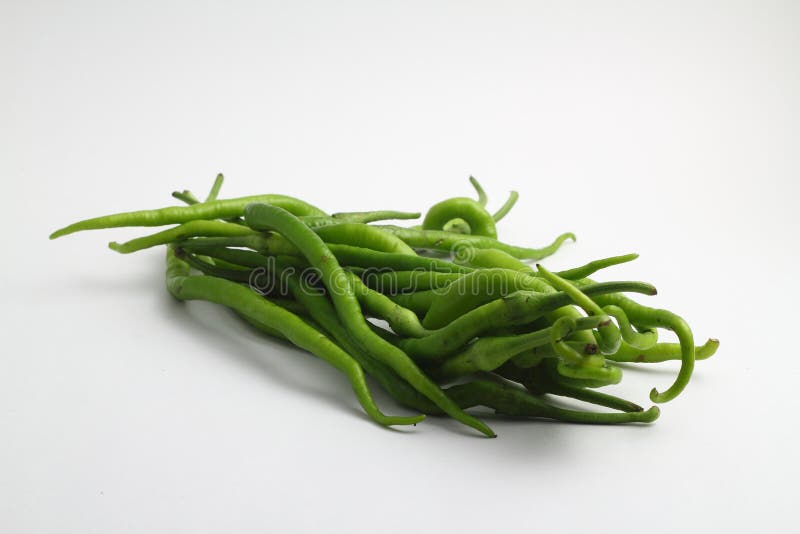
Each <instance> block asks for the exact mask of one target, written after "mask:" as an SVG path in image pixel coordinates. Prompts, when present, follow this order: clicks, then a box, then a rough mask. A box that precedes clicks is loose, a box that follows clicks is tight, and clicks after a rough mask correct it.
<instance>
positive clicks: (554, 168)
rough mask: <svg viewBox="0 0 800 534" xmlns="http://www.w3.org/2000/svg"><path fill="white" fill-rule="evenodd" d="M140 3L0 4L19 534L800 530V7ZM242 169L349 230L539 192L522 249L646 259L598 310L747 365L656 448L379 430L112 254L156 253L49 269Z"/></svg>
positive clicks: (6, 285)
mask: <svg viewBox="0 0 800 534" xmlns="http://www.w3.org/2000/svg"><path fill="white" fill-rule="evenodd" d="M141 4H144V3H127V4H122V3H112V2H95V3H88V2H70V3H59V2H51V3H44V2H21V1H20V2H8V1H5V2H2V4H0V72H2V78H3V83H1V84H0V117H1V118H0V163H2V165H0V168H2V173H3V178H2V180H3V182H2V183H3V196H4V202H3V206H4V207H3V210H2V215H0V216H2V219H3V220H2V222H3V228H4V232H3V235H4V238H3V244H4V247H3V249H4V253H3V274H4V276H3V277H2V281H0V284H2V295H3V306H2V308H0V314H2V321H0V324H2V328H3V353H2V357H1V358H2V359H1V360H0V365H1V366H2V367H1V368H0V433H2V435H1V436H0V531H2V532H7V533H15V534H16V533H56V532H58V533H73V532H74V533H78V532H80V533H91V532H97V533H107V532H114V533H127V532H137V533H138V532H142V533H144V532H147V533H155V532H192V533H198V532H311V531H315V532H356V533H360V532H404V533H405V532H411V531H426V532H440V531H457V532H473V531H475V532H477V531H482V532H486V531H489V529H491V531H492V532H511V531H512V530H516V531H534V530H535V531H541V532H551V531H568V532H588V531H596V530H597V529H600V528H603V529H604V528H612V527H613V528H614V531H615V532H619V533H625V532H648V533H656V532H676V531H677V529H687V528H688V529H689V531H696V532H700V531H708V530H713V531H717V532H722V531H726V532H752V531H754V530H755V529H759V530H761V531H769V532H779V531H788V530H789V529H790V526H791V524H792V522H794V516H795V515H796V514H795V513H794V509H793V508H794V507H795V506H796V505H795V503H794V500H795V497H796V494H797V492H796V480H797V477H798V476H799V475H800V469H799V468H798V460H797V453H796V444H797V438H798V431H797V413H798V411H797V410H798V408H800V406H798V396H797V394H796V388H797V384H798V380H800V372H799V371H800V363H799V362H800V358H798V354H797V348H796V347H795V343H794V328H795V325H796V323H797V307H796V302H797V298H798V296H800V295H798V290H797V280H796V261H797V259H798V249H797V231H798V230H799V229H800V224H799V223H800V217H798V215H797V208H796V204H797V202H798V192H799V191H798V185H797V178H798V171H800V161H798V159H799V156H798V154H800V150H799V149H800V146H798V144H799V142H798V140H799V139H800V136H799V135H798V134H799V133H800V132H798V124H800V114H799V113H798V111H799V108H798V96H797V95H798V94H800V79H799V77H798V75H799V74H800V62H798V58H797V51H798V45H800V42H798V41H799V39H798V35H800V32H798V23H799V22H800V10H799V9H798V4H797V3H792V2H785V3H778V2H752V3H746V2H737V3H732V2H719V3H697V2H686V3H677V4H675V3H673V4H672V5H670V6H666V5H662V4H656V3H651V2H625V3H622V2H615V3H606V4H602V3H597V2H586V3H575V2H567V3H556V2H553V3H540V2H520V3H508V2H500V3H497V2H493V3H489V2H486V3H478V2H471V3H461V2H459V3H456V2H452V3H436V4H431V3H411V4H409V3H400V2H397V3H381V4H380V5H375V3H371V2H363V3H341V2H336V3H330V4H328V5H323V4H300V3H292V4H291V5H290V4H289V3H285V4H282V5H266V4H264V5H262V4H263V3H255V2H254V3H252V4H245V3H237V4H235V5H222V3H216V2H206V3H203V4H202V5H200V4H198V3H196V2H186V3H183V4H172V5H171V7H165V6H161V5H159V4H160V3H157V2H152V3H146V4H148V5H147V6H143V5H141ZM220 170H221V171H223V172H225V173H226V177H227V182H226V184H225V186H224V189H223V195H224V196H238V195H243V194H252V193H255V192H282V193H289V194H294V195H297V196H299V197H301V198H304V199H306V200H308V201H311V202H313V203H316V204H319V205H320V206H322V207H323V208H327V209H331V210H357V209H373V208H394V209H422V210H424V209H425V208H427V207H428V206H429V205H430V204H432V203H433V202H435V201H438V200H440V199H442V198H446V197H447V196H451V195H454V194H458V195H468V194H471V190H470V189H469V186H468V183H467V182H466V177H467V175H468V174H470V173H473V174H475V175H476V176H478V177H479V178H480V179H482V180H483V182H484V183H485V185H486V187H487V189H488V191H489V194H490V197H491V200H492V202H493V203H492V205H493V206H495V205H498V204H499V203H500V202H501V199H504V198H505V194H506V192H507V191H508V190H509V189H511V188H514V189H517V190H519V192H520V194H521V200H520V202H519V204H518V206H517V208H516V209H515V210H514V211H513V212H512V214H511V215H510V216H509V217H508V219H507V220H505V221H504V222H503V223H502V225H501V227H500V229H501V236H502V237H503V238H504V239H505V240H507V241H510V242H515V243H524V244H532V245H539V244H544V243H546V242H549V240H550V239H551V238H552V237H553V236H554V235H556V234H557V233H560V232H562V231H567V230H571V231H574V232H575V233H576V234H577V235H578V238H579V241H578V242H577V243H576V244H574V245H569V246H567V247H565V248H564V250H563V251H562V252H560V253H559V254H558V255H557V256H555V257H554V258H552V259H551V260H549V261H548V265H550V266H552V267H562V266H572V265H577V264H580V263H582V262H584V261H586V260H589V259H593V258H596V257H601V256H608V255H611V254H617V253H626V252H630V251H636V252H639V253H641V254H642V257H641V258H640V259H639V260H638V261H636V262H634V263H632V264H630V265H626V266H622V267H618V268H615V269H614V270H613V271H609V272H607V273H606V274H604V275H603V276H602V278H604V279H610V278H636V279H644V280H648V281H652V282H653V283H655V284H656V285H657V286H658V288H659V291H660V294H659V296H657V297H654V298H652V300H651V302H653V303H657V304H658V305H660V306H664V307H670V308H672V309H674V310H676V311H677V312H679V313H681V314H682V315H684V316H685V317H686V318H687V319H688V320H689V321H690V323H691V325H692V326H693V328H694V331H695V335H696V337H697V339H698V340H699V341H702V340H704V339H705V338H707V337H710V336H715V337H719V338H720V339H721V341H722V346H721V349H720V351H719V353H718V354H717V356H715V357H714V358H713V359H711V360H709V361H705V362H700V363H699V364H698V366H697V373H696V375H695V377H694V379H693V380H692V383H691V384H690V386H689V388H688V389H687V390H686V392H685V393H684V394H683V395H681V396H680V397H679V398H678V399H677V400H675V401H674V402H671V403H669V404H667V405H664V406H663V407H662V408H663V410H662V417H661V419H660V420H659V421H658V422H657V423H656V424H654V425H652V426H649V427H641V426H640V427H632V426H631V427H622V426H620V427H611V428H603V427H589V426H574V425H566V424H552V423H547V422H531V423H528V422H526V423H514V422H508V421H503V420H494V419H490V422H491V424H492V425H493V427H494V428H495V430H496V431H497V432H498V434H499V438H497V439H494V440H489V439H482V438H480V437H476V436H475V435H474V434H472V433H470V432H468V431H465V430H464V429H463V428H462V427H460V426H459V425H457V424H455V423H453V422H452V421H447V420H439V419H434V420H431V421H428V422H426V423H425V424H423V425H420V426H418V427H417V428H415V429H413V430H411V431H391V430H384V429H381V428H379V427H377V426H376V425H374V424H371V423H370V422H369V421H368V420H367V418H366V417H365V416H364V415H363V414H362V412H361V411H360V409H359V407H358V405H357V404H356V402H355V400H354V399H353V398H352V395H351V393H350V391H349V388H348V386H347V384H346V382H345V380H344V379H343V378H342V377H341V376H339V375H338V374H337V373H336V372H334V371H333V370H332V369H330V368H329V367H327V366H326V365H325V364H324V363H322V362H320V361H318V360H315V359H314V358H312V357H310V356H307V355H306V354H304V353H301V352H298V351H295V350H293V349H290V348H286V347H284V346H283V345H281V344H279V343H275V342H271V341H268V340H263V339H261V338H258V337H257V336H256V335H255V334H253V333H252V332H251V331H250V330H248V329H247V328H245V327H243V326H242V325H240V323H239V322H238V320H236V319H235V318H234V317H232V316H231V314H230V313H228V312H226V311H225V310H222V309H218V308H216V307H213V306H211V305H204V304H198V303H192V304H190V305H181V304H178V303H176V302H173V301H172V300H171V299H170V298H169V297H168V295H167V294H166V293H165V291H164V289H163V279H162V277H163V275H162V269H163V267H162V252H161V251H160V250H158V251H147V252H144V253H140V254H136V255H131V256H120V255H116V254H114V253H112V252H111V251H109V250H108V249H106V248H105V243H106V242H107V241H110V240H113V239H120V238H124V237H128V236H135V235H139V234H141V233H142V232H141V231H139V230H128V229H124V230H116V231H104V232H92V233H85V234H78V235H74V236H69V237H67V238H64V239H61V240H58V241H54V242H48V241H47V239H46V236H47V235H48V233H49V232H50V231H52V230H53V229H55V228H56V227H59V226H62V225H63V224H66V223H68V222H71V221H73V220H75V219H77V218H82V217H85V216H92V215H98V214H105V213H109V212H115V211H120V210H127V209H138V208H141V207H149V206H153V207H155V206H160V205H165V204H167V203H169V201H170V200H171V199H170V198H169V193H170V191H172V190H173V189H179V188H181V189H182V188H185V187H188V188H191V189H192V190H194V191H196V192H197V193H204V192H205V190H206V189H207V188H208V186H209V185H210V183H211V181H212V179H213V176H214V174H215V173H216V172H217V171H220ZM674 369H675V367H674V366H671V365H666V366H661V367H653V368H648V369H647V370H645V371H642V372H634V371H629V372H627V373H626V376H625V379H624V381H623V385H622V386H621V387H620V388H619V390H620V391H622V392H623V393H624V394H625V395H627V396H629V397H631V398H632V399H634V400H638V401H640V402H643V403H644V402H647V392H648V391H649V389H650V387H652V386H653V385H656V386H658V387H660V388H662V389H663V388H664V387H666V386H667V385H668V384H669V383H670V381H671V380H672V378H673V371H674ZM379 401H380V402H381V404H382V405H383V406H384V407H385V409H386V411H388V412H395V413H397V412H402V410H400V409H399V408H397V407H396V406H394V405H393V404H392V403H391V402H390V401H388V400H387V399H386V398H385V397H383V396H381V397H379Z"/></svg>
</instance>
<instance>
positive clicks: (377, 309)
mask: <svg viewBox="0 0 800 534" xmlns="http://www.w3.org/2000/svg"><path fill="white" fill-rule="evenodd" d="M222 181H223V177H222V175H218V176H217V178H216V180H215V181H214V185H213V187H212V189H211V191H210V193H209V194H208V196H207V198H206V199H205V200H203V201H200V200H198V199H197V198H196V197H195V196H194V195H193V194H192V193H191V192H189V191H182V192H175V193H173V197H175V198H177V199H178V200H180V201H182V202H184V203H185V204H186V205H183V206H170V207H165V208H160V209H154V210H144V211H133V212H126V213H119V214H114V215H107V216H104V217H97V218H93V219H86V220H83V221H79V222H77V223H74V224H71V225H69V226H66V227H64V228H62V229H60V230H57V231H56V232H54V233H53V234H52V235H51V236H50V238H51V239H55V238H57V237H61V236H64V235H67V234H71V233H74V232H78V231H83V230H95V229H102V228H117V227H124V226H165V225H174V226H171V227H170V228H168V229H166V230H162V231H160V232H157V233H154V234H151V235H147V236H145V237H140V238H137V239H133V240H131V241H128V242H126V243H116V242H112V243H110V244H109V246H110V248H111V249H112V250H115V251H117V252H120V253H123V254H127V253H131V252H136V251H139V250H144V249H147V248H151V247H155V246H159V245H165V246H166V250H167V254H166V264H167V266H166V286H167V289H168V291H169V292H170V293H171V294H172V295H173V296H174V297H175V298H177V299H179V300H206V301H210V302H216V303H218V304H221V305H223V306H227V307H229V308H231V309H233V310H234V311H235V312H236V313H237V314H238V315H240V316H241V317H242V318H243V319H244V320H246V321H247V322H249V323H250V324H251V325H253V326H254V327H255V328H257V329H258V330H260V331H262V332H264V333H265V334H267V335H269V336H273V337H277V338H282V339H286V340H288V341H290V342H291V343H293V344H295V345H296V346H298V347H300V348H302V349H305V350H307V351H308V352H311V353H312V354H314V355H316V356H318V357H319V358H321V359H323V360H325V361H326V362H328V363H329V364H331V365H332V366H334V367H336V368H337V369H339V370H340V371H342V372H343V373H344V374H345V375H346V376H347V378H348V379H349V380H350V383H351V384H352V387H353V391H354V392H355V395H356V397H357V399H358V401H359V403H360V404H361V406H362V407H363V409H364V411H365V412H366V413H367V414H368V415H369V416H370V417H371V418H372V419H373V420H374V421H375V422H377V423H379V424H381V425H414V424H417V423H419V422H420V421H422V420H423V419H424V418H425V415H426V414H427V415H443V414H446V415H449V416H451V417H453V418H454V419H456V420H458V421H460V422H462V423H463V424H465V425H468V426H470V427H472V428H474V429H476V430H478V431H479V432H481V433H483V434H484V435H486V436H490V437H493V436H494V435H495V434H494V432H493V431H492V430H491V428H489V426H488V425H487V424H486V423H485V422H483V421H481V420H480V419H478V418H477V417H476V416H475V415H473V414H470V413H467V412H466V411H465V410H467V409H469V408H472V407H475V406H483V407H487V408H490V409H493V410H494V411H495V412H496V413H497V414H501V415H503V416H509V417H518V418H536V417H541V418H548V419H556V420H561V421H570V422H577V423H595V424H610V423H629V422H637V423H649V422H652V421H654V420H655V419H656V418H657V417H658V415H659V409H658V408H657V407H656V406H653V407H651V408H649V409H647V410H645V409H643V408H642V407H640V406H638V405H636V404H634V403H633V402H630V401H628V400H625V399H622V398H619V397H616V396H613V395H610V394H608V393H604V392H601V391H599V388H601V387H603V386H607V385H610V384H616V383H619V382H620V380H621V379H622V370H621V368H620V366H618V365H617V363H619V362H623V363H628V362H630V363H655V362H663V361H667V360H680V362H681V363H680V371H679V372H678V376H677V378H676V380H675V382H674V383H673V384H672V385H671V386H670V387H669V388H668V389H667V390H665V391H663V392H659V391H657V390H655V389H653V390H652V391H651V393H650V399H651V400H652V401H653V402H655V403H663V402H667V401H669V400H672V399H674V398H675V397H676V396H677V395H678V394H679V393H680V392H681V391H682V390H683V389H684V388H685V387H686V385H687V384H688V382H689V379H690V377H691V375H692V370H693V368H694V362H695V360H701V359H705V358H708V357H710V356H711V355H712V354H714V352H715V351H716V349H717V347H718V345H719V342H718V341H717V340H715V339H709V340H708V341H707V342H706V343H705V344H704V345H702V346H695V344H694V339H693V336H692V331H691V329H690V328H689V325H688V324H687V323H686V322H685V321H684V320H683V319H682V318H681V317H679V316H678V315H675V314H674V313H672V312H670V311H667V310H662V309H656V308H651V307H649V306H645V305H642V304H639V303H638V302H636V301H634V300H632V299H630V298H629V297H628V296H627V294H633V293H638V294H642V295H655V294H656V289H655V288H654V287H653V286H652V285H650V284H648V283H645V282H635V281H633V282H632V281H612V282H596V281H594V280H592V279H591V278H589V277H590V276H592V275H593V274H594V273H595V272H597V271H599V270H601V269H604V268H607V267H611V266H613V265H617V264H620V263H625V262H628V261H631V260H634V259H635V258H636V257H637V255H636V254H629V255H625V256H615V257H611V258H605V259H600V260H596V261H592V262H590V263H588V264H586V265H583V266H580V267H577V268H574V269H569V270H565V271H560V272H551V271H549V270H547V269H546V268H544V267H543V266H541V265H535V266H533V265H531V264H530V263H529V262H530V261H531V260H540V259H542V258H545V257H547V256H549V255H551V254H553V253H555V252H556V251H557V250H558V248H559V247H560V246H561V245H562V244H563V243H564V242H565V241H567V240H570V239H571V240H574V239H575V238H574V236H573V235H572V234H569V233H566V234H563V235H561V236H559V237H558V238H557V239H555V241H553V243H552V244H550V245H549V246H546V247H544V248H525V247H517V246H512V245H508V244H506V243H503V242H501V241H499V240H498V239H497V223H498V222H499V221H500V220H501V219H502V218H503V217H504V216H505V215H506V214H507V213H508V212H509V211H510V210H511V208H512V207H513V206H514V204H515V203H516V201H517V198H518V195H517V194H516V193H515V192H512V193H511V195H510V197H509V198H508V200H507V201H506V203H505V204H504V205H503V206H502V207H501V208H500V209H499V210H498V211H497V212H495V213H493V214H492V213H490V212H489V211H487V209H486V204H487V196H486V193H485V192H484V190H483V188H482V187H481V185H480V184H479V183H478V181H477V180H475V178H472V177H470V182H471V183H472V185H473V187H474V188H475V191H476V192H477V199H473V198H468V197H458V198H450V199H446V200H443V201H441V202H439V203H437V204H435V205H434V206H432V207H431V208H430V209H429V210H428V211H427V213H426V214H425V217H424V218H423V220H422V224H421V225H418V226H412V227H401V226H394V225H388V224H385V222H386V221H402V220H411V219H417V218H419V217H420V216H421V214H420V213H410V212H398V211H370V212H347V213H334V214H328V213H327V212H324V211H322V210H321V209H319V208H317V207H315V206H312V205H311V204H308V203H306V202H303V201H302V200H299V199H296V198H293V197H289V196H284V195H272V194H270V195H256V196H249V197H241V198H232V199H218V198H217V197H218V194H219V191H220V187H221V186H222ZM376 223H379V224H376ZM526 260H527V261H526ZM658 329H667V330H671V331H672V332H674V333H675V335H676V336H677V338H678V343H664V342H661V343H659V342H658V333H657V331H658ZM367 375H369V376H371V377H372V379H373V380H374V382H375V383H377V384H379V385H380V386H381V387H382V388H383V389H384V390H385V391H386V392H387V393H388V394H389V395H390V396H391V397H393V398H394V399H395V400H396V401H397V402H398V403H399V404H401V405H402V406H405V407H407V408H410V409H411V410H414V411H415V412H419V414H418V415H411V416H393V415H385V414H384V413H383V412H381V410H380V409H379V408H378V406H377V405H376V403H375V401H374V400H373V397H372V394H371V393H370V389H369V388H370V384H369V383H368V382H367V380H366V376H367ZM556 397H564V398H570V399H577V400H579V401H582V402H585V403H588V404H592V405H596V406H601V407H604V408H608V409H611V410H612V411H608V410H604V411H600V410H598V409H588V410H580V409H574V408H571V407H566V406H567V405H565V404H564V403H559V401H558V400H557V399H556ZM554 400H555V402H553V401H554Z"/></svg>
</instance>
